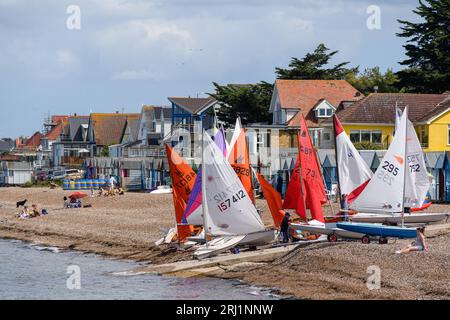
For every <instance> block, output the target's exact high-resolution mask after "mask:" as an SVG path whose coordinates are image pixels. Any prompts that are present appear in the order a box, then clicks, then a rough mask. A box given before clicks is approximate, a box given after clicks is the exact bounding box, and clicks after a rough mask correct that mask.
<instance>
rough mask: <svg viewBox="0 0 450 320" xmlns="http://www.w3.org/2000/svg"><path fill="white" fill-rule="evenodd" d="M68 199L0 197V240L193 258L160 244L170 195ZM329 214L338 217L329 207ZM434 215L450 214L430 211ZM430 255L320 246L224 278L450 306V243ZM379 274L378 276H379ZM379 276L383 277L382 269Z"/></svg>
mask: <svg viewBox="0 0 450 320" xmlns="http://www.w3.org/2000/svg"><path fill="white" fill-rule="evenodd" d="M69 194H70V191H63V190H61V189H48V188H1V189H0V238H6V239H18V240H24V241H29V242H33V243H39V244H42V245H46V246H52V247H58V248H62V249H71V250H79V251H83V252H87V253H96V254H101V255H104V256H107V257H110V258H117V259H127V260H133V261H138V262H144V263H147V264H162V263H169V262H175V261H183V260H188V259H192V251H189V250H187V251H174V250H172V249H171V248H170V247H168V246H164V245H163V246H159V247H156V246H155V245H154V242H155V241H156V240H158V239H159V238H161V237H162V236H163V235H164V232H166V231H167V230H168V229H169V228H171V227H173V226H174V225H175V221H174V209H173V201H172V195H150V194H146V193H126V194H125V195H124V196H116V197H101V198H98V197H94V198H91V197H88V198H84V199H83V202H84V204H85V205H91V206H92V207H89V208H82V209H62V208H63V197H64V196H68V195H69ZM24 199H27V200H28V201H27V205H29V206H31V205H32V204H36V205H38V207H39V208H40V209H43V208H45V209H47V211H48V212H49V214H48V215H47V216H43V217H37V218H33V219H26V220H24V219H20V218H18V217H16V214H17V213H18V211H19V210H18V209H16V202H17V201H21V200H24ZM257 206H258V207H260V208H261V209H262V210H263V220H264V222H265V223H266V224H270V223H271V217H270V214H269V211H268V209H267V206H266V204H265V201H264V200H257ZM324 209H325V212H326V213H328V214H330V213H331V212H332V211H331V210H330V208H329V207H325V208H324ZM428 211H430V212H443V211H445V212H450V206H448V205H432V206H431V207H430V208H429V210H428ZM427 241H428V245H429V247H430V250H429V251H427V252H413V253H409V254H404V255H399V254H396V253H395V251H396V250H398V249H399V248H401V247H403V246H405V245H407V244H408V243H409V242H410V241H409V240H398V241H392V240H391V241H390V242H389V243H388V244H386V245H379V244H378V243H371V244H369V245H364V244H361V243H359V242H358V241H341V242H338V243H328V242H324V243H316V244H311V245H308V246H306V247H304V248H302V249H300V250H295V251H293V252H292V253H290V254H288V255H287V256H284V257H282V258H279V259H276V260H275V261H273V262H271V263H264V264H255V265H252V264H248V265H243V266H241V267H239V268H231V269H230V270H229V271H227V272H224V273H221V274H220V277H222V278H230V279H240V280H243V281H245V282H247V283H249V284H255V285H258V286H266V287H270V288H273V289H275V290H276V291H277V292H278V293H279V294H282V295H284V296H293V297H296V298H302V299H389V300H391V299H448V298H449V297H450V271H448V261H449V258H450V235H448V234H443V235H439V236H433V237H430V238H428V239H427ZM374 268H375V269H374ZM376 268H378V269H376ZM373 270H379V271H380V275H381V284H380V288H379V289H373V288H372V290H370V289H369V288H368V286H367V280H368V277H370V275H371V272H372V271H373Z"/></svg>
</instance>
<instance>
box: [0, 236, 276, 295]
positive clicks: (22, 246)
mask: <svg viewBox="0 0 450 320" xmlns="http://www.w3.org/2000/svg"><path fill="white" fill-rule="evenodd" d="M139 266H142V265H140V264H138V263H134V262H129V261H118V260H111V259H106V258H103V257H101V256H98V255H92V254H84V253H81V252H77V251H66V250H60V249H58V248H51V247H44V246H40V245H36V244H29V243H25V242H21V241H16V240H3V239H0V299H50V300H53V299H62V300H72V299H73V300H85V299H102V300H104V299H108V300H109V299H121V300H122V299H164V300H169V299H170V300H180V299H181V300H183V299H187V300H194V299H208V300H216V299H217V300H229V299H231V300H241V299H249V300H251V299H258V300H260V299H265V300H268V299H277V298H278V297H276V296H274V295H272V294H271V293H270V291H269V290H264V289H260V288H256V287H252V286H248V285H244V284H242V283H240V282H238V281H229V280H222V279H213V278H190V279H183V278H175V277H164V276H157V275H153V274H136V273H133V272H130V270H133V269H136V268H137V267H139ZM75 277H76V278H75Z"/></svg>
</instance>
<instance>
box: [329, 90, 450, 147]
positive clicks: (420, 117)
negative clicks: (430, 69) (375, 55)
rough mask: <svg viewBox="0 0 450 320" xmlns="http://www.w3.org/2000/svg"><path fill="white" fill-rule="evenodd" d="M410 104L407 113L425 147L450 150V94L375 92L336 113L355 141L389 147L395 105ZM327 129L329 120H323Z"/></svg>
mask: <svg viewBox="0 0 450 320" xmlns="http://www.w3.org/2000/svg"><path fill="white" fill-rule="evenodd" d="M396 106H397V107H399V108H400V109H401V110H403V109H404V108H405V107H406V106H408V110H409V111H408V117H409V119H410V120H411V121H412V123H413V124H414V127H415V129H416V132H417V136H418V137H419V140H420V142H421V143H422V146H423V148H424V150H425V151H450V95H449V94H409V93H373V94H370V95H369V96H367V97H366V98H364V99H362V100H360V101H358V102H356V103H354V104H352V105H351V106H348V107H346V108H345V107H341V108H340V109H339V110H338V111H337V113H336V115H337V116H338V118H339V120H340V121H341V123H342V125H343V127H344V129H345V131H346V133H347V134H348V135H349V137H350V139H351V140H352V142H353V143H355V144H357V143H369V144H372V145H378V146H380V147H383V148H385V149H387V147H388V146H389V144H390V143H391V142H392V138H393V134H394V127H395V107H396ZM323 126H324V128H325V129H324V133H326V132H327V131H328V130H330V127H331V124H330V122H327V123H324V124H323Z"/></svg>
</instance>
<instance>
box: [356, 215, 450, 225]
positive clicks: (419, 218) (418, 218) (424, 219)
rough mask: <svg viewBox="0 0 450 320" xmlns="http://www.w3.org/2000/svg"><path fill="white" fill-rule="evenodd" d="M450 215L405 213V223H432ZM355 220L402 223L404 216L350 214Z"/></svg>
mask: <svg viewBox="0 0 450 320" xmlns="http://www.w3.org/2000/svg"><path fill="white" fill-rule="evenodd" d="M449 217H450V214H448V213H413V214H405V215H404V217H403V222H404V223H432V222H439V221H442V220H446V219H448V218H449ZM349 218H350V220H352V221H353V222H368V223H389V224H400V223H402V217H401V215H400V214H396V215H391V214H376V213H358V214H356V215H353V216H350V217H349Z"/></svg>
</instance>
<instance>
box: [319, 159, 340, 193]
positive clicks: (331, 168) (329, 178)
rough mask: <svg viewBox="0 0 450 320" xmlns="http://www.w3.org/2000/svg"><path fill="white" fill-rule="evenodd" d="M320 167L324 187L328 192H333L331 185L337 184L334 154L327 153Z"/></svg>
mask: <svg viewBox="0 0 450 320" xmlns="http://www.w3.org/2000/svg"><path fill="white" fill-rule="evenodd" d="M321 165H322V174H323V179H324V181H325V187H326V188H327V190H328V191H329V192H331V191H332V190H333V185H335V186H336V185H337V184H338V178H337V168H336V157H335V155H334V152H333V153H331V152H329V153H328V154H327V155H326V156H325V158H324V160H323V162H322V163H321Z"/></svg>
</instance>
